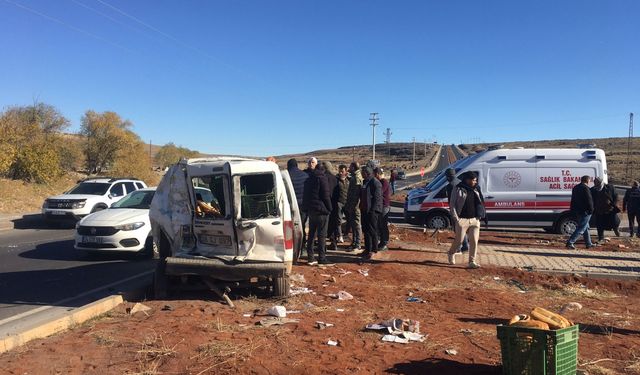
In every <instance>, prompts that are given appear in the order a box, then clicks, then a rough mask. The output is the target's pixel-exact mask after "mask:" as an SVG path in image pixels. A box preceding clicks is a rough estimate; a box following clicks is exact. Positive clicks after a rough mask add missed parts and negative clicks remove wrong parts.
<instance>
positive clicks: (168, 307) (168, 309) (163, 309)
mask: <svg viewBox="0 0 640 375" xmlns="http://www.w3.org/2000/svg"><path fill="white" fill-rule="evenodd" d="M160 311H173V306H171V305H164V306H162V308H161V309H160Z"/></svg>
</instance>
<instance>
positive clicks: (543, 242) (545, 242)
mask: <svg viewBox="0 0 640 375" xmlns="http://www.w3.org/2000/svg"><path fill="white" fill-rule="evenodd" d="M536 243H538V244H540V245H551V241H549V240H536Z"/></svg>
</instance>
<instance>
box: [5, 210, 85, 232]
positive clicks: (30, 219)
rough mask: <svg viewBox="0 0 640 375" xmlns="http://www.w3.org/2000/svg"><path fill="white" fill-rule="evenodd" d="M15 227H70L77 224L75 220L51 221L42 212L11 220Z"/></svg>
mask: <svg viewBox="0 0 640 375" xmlns="http://www.w3.org/2000/svg"><path fill="white" fill-rule="evenodd" d="M11 222H12V223H13V229H69V228H73V227H74V226H75V223H74V222H70V221H69V222H60V223H49V222H47V221H46V220H45V219H44V217H43V216H42V215H41V214H26V215H22V217H20V218H17V219H13V220H11Z"/></svg>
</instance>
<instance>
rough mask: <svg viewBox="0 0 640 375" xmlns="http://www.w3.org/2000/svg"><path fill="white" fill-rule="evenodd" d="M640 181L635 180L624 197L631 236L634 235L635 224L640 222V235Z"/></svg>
mask: <svg viewBox="0 0 640 375" xmlns="http://www.w3.org/2000/svg"><path fill="white" fill-rule="evenodd" d="M638 186H639V184H638V181H633V183H632V184H631V188H630V189H627V191H626V192H625V193H624V198H623V199H622V212H625V211H626V212H627V217H628V218H629V237H633V224H634V222H635V221H637V222H638V237H640V188H639V187H638Z"/></svg>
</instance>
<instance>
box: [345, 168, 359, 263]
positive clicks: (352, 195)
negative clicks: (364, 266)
mask: <svg viewBox="0 0 640 375" xmlns="http://www.w3.org/2000/svg"><path fill="white" fill-rule="evenodd" d="M349 172H350V173H351V177H350V178H349V190H348V191H347V203H346V204H345V206H344V212H345V214H346V215H347V232H348V231H351V236H352V241H351V246H349V248H348V249H347V250H348V251H358V250H360V239H361V238H362V228H361V225H360V189H361V188H362V174H361V173H360V164H359V163H358V162H357V161H354V162H353V163H351V164H350V165H349Z"/></svg>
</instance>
